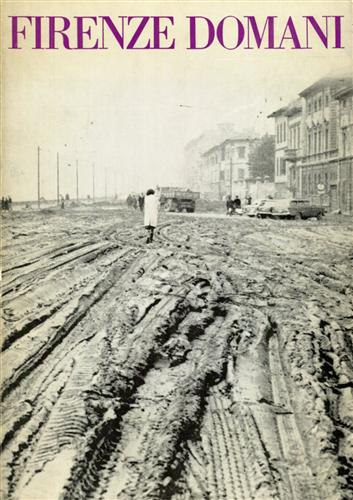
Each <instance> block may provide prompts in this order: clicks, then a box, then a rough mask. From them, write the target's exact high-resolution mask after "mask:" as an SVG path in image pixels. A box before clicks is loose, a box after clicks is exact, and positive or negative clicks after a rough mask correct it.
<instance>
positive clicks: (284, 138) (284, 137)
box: [283, 123, 287, 141]
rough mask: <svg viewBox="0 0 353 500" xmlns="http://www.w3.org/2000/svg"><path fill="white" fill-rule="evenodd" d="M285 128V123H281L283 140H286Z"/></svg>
mask: <svg viewBox="0 0 353 500" xmlns="http://www.w3.org/2000/svg"><path fill="white" fill-rule="evenodd" d="M286 130H287V126H286V123H283V140H284V141H285V140H286Z"/></svg>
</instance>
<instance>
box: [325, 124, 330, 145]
mask: <svg viewBox="0 0 353 500" xmlns="http://www.w3.org/2000/svg"><path fill="white" fill-rule="evenodd" d="M328 149H329V128H328V125H326V127H325V150H326V151H327V150H328Z"/></svg>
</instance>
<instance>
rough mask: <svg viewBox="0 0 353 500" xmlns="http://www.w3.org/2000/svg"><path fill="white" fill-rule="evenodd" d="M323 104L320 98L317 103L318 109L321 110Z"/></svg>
mask: <svg viewBox="0 0 353 500" xmlns="http://www.w3.org/2000/svg"><path fill="white" fill-rule="evenodd" d="M321 104H322V101H321V97H319V99H318V101H317V108H318V109H321Z"/></svg>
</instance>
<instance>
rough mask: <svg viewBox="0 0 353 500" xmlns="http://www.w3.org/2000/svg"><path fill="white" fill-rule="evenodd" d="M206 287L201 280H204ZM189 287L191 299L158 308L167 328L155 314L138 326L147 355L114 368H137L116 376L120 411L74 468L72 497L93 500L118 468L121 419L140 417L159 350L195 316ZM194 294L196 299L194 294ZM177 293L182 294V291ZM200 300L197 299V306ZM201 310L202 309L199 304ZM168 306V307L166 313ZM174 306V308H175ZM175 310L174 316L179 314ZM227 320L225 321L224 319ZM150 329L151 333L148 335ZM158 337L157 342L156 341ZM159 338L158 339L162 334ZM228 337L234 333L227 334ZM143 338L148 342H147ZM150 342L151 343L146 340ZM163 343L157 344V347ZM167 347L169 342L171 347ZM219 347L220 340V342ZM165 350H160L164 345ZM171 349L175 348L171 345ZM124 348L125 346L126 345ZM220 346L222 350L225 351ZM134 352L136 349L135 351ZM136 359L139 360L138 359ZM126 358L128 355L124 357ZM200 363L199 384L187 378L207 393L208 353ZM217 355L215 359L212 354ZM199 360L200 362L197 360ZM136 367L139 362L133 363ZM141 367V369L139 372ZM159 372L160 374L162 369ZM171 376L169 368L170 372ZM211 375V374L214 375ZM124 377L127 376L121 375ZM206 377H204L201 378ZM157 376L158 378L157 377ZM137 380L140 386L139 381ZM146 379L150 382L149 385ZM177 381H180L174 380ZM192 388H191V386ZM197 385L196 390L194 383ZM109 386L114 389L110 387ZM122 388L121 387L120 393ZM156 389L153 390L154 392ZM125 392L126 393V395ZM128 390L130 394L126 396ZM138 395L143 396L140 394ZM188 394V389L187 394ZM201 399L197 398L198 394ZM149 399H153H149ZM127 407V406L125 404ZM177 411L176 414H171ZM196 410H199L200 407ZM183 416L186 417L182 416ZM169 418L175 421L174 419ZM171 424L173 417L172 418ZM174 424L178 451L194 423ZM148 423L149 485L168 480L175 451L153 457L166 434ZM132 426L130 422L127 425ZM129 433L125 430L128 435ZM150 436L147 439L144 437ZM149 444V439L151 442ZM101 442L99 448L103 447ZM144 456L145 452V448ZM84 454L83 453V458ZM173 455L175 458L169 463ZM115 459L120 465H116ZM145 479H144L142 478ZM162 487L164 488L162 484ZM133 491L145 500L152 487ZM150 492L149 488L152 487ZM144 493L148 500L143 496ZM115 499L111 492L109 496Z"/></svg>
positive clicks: (70, 485)
mask: <svg viewBox="0 0 353 500" xmlns="http://www.w3.org/2000/svg"><path fill="white" fill-rule="evenodd" d="M198 282H199V283H200V281H199V280H198ZM188 286H189V287H190V288H191V290H190V288H189V297H188V295H186V299H185V298H184V299H181V298H180V297H179V298H177V297H174V298H173V301H172V304H170V301H171V299H170V298H168V299H165V300H167V302H166V303H164V304H162V303H160V304H159V305H158V306H157V309H158V310H159V311H157V310H156V312H155V314H158V317H159V318H160V317H161V310H162V311H163V310H164V314H163V316H162V323H161V326H160V327H158V325H156V326H157V328H156V326H154V323H155V321H156V320H157V316H156V317H155V319H153V320H152V319H151V318H148V317H149V314H148V315H147V316H146V318H145V319H144V320H143V321H142V323H141V324H139V325H138V328H137V329H139V328H141V330H139V331H137V332H136V331H135V330H137V329H135V330H134V331H133V333H132V336H133V338H134V337H136V335H137V337H138V338H139V344H141V341H142V342H143V343H144V344H145V349H144V351H143V352H140V350H138V352H137V353H135V354H134V355H133V356H129V355H128V356H125V358H123V365H121V362H120V363H119V359H118V360H115V362H114V366H117V369H116V370H117V373H118V375H119V374H121V372H122V370H123V367H124V365H127V367H128V370H129V371H130V372H131V370H133V373H131V374H130V377H128V381H126V378H125V380H120V382H119V379H117V378H116V374H115V377H114V390H115V399H118V400H119V404H118V407H115V405H114V404H113V408H114V410H115V411H114V412H113V414H114V413H115V416H113V414H111V420H109V421H108V422H105V423H104V424H101V425H99V426H98V427H97V429H96V431H95V433H94V434H93V436H92V439H93V442H90V443H87V445H86V447H87V448H88V449H87V451H86V452H84V453H83V455H84V458H83V459H81V461H79V463H78V464H77V465H76V466H74V467H73V472H72V478H71V480H70V481H69V483H68V485H67V487H66V494H65V497H66V498H82V496H86V497H87V496H91V495H93V492H94V491H96V489H97V487H98V486H99V482H100V481H102V477H103V478H104V476H105V474H106V473H104V471H105V470H107V467H108V469H109V467H112V465H109V462H111V455H114V453H115V454H116V449H115V448H116V447H117V444H118V441H119V438H120V435H121V432H122V431H121V429H120V425H121V418H122V415H124V414H126V415H128V417H127V419H129V415H130V413H134V412H135V410H130V408H131V404H134V401H136V405H139V393H140V391H146V390H148V389H146V386H148V385H149V384H148V380H149V377H150V375H151V371H152V372H153V371H154V370H155V369H154V362H155V361H154V360H155V354H156V350H157V352H158V349H161V348H163V346H164V348H168V339H170V338H173V339H174V340H175V339H177V338H178V336H177V331H178V328H179V326H180V325H181V324H184V322H185V321H187V316H188V314H189V313H192V311H193V309H194V307H195V304H194V301H195V298H194V297H193V294H194V293H195V290H194V288H195V286H193V287H191V285H190V284H189V285H188ZM203 288H204V287H201V290H200V292H198V293H201V295H203V294H205V290H203ZM190 293H191V296H190ZM176 295H181V294H180V293H178V294H176ZM197 303H198V301H196V304H197ZM166 306H167V307H168V309H169V313H168V314H167V311H165V307H166ZM197 307H199V306H197ZM161 308H162V309H161ZM170 308H171V309H170ZM173 311H174V312H173ZM146 321H148V322H149V323H150V322H151V321H152V324H151V325H150V326H146V324H143V323H144V322H146ZM222 321H223V319H222ZM158 322H159V323H160V322H161V319H159V320H158ZM150 328H152V331H154V333H153V334H152V331H151V330H150ZM146 330H147V332H146ZM156 330H157V331H156ZM151 334H152V338H151ZM156 335H157V336H156ZM209 335H210V337H212V338H213V337H214V334H213V335H211V333H210V334H209ZM227 335H228V333H227ZM141 336H142V339H141ZM144 338H145V342H144V341H143V339H144ZM156 341H157V345H156ZM209 342H211V344H212V339H211V338H210V339H209ZM166 343H167V344H166ZM133 345H136V343H135V342H133ZM216 345H217V342H216ZM158 346H159V347H158ZM169 347H170V346H169ZM212 347H213V349H214V347H215V345H214V343H213V344H212ZM122 348H123V349H124V346H122ZM219 349H220V348H218V350H219ZM130 352H131V354H132V353H133V351H131V350H130ZM136 355H137V356H138V358H137V359H136ZM218 355H219V354H218ZM121 356H122V355H121ZM199 356H200V358H201V359H200V360H199V363H200V365H201V367H202V369H201V368H200V370H201V373H200V374H199V375H198V370H197V368H195V370H196V376H195V378H196V380H195V381H193V379H191V380H189V377H186V379H185V380H186V381H189V382H188V383H189V386H190V387H189V391H191V393H193V392H194V391H195V390H196V389H197V391H196V393H197V392H198V390H201V391H202V390H203V389H202V386H203V385H204V381H203V379H204V377H205V374H204V373H202V372H203V371H204V368H203V366H204V364H205V363H206V360H207V356H205V355H202V351H201V352H199ZM211 357H212V356H211ZM194 362H195V360H194ZM131 363H133V364H132V365H131ZM133 367H135V368H133ZM210 370H211V371H212V372H213V370H214V368H212V369H210V367H209V368H208V371H209V372H210ZM157 371H158V370H157ZM167 373H168V370H167ZM210 373H211V372H210ZM120 376H121V375H120ZM102 377H103V378H104V380H105V386H106V385H107V375H103V374H102ZM200 377H201V379H200ZM152 378H153V376H152ZM133 380H135V382H133ZM144 380H145V382H144ZM174 383H175V381H174ZM190 384H191V385H190ZM195 384H196V387H194V385H195ZM200 384H201V389H200V388H199V385H200ZM109 385H110V384H109V382H108V386H109ZM119 387H120V388H121V389H120V390H119ZM151 390H153V387H152V388H151ZM121 391H123V392H122V393H121ZM126 391H127V392H126ZM136 391H137V392H136ZM180 391H181V394H180V396H179V398H181V401H180V402H179V404H177V405H176V409H174V412H175V411H177V412H178V413H179V412H180V411H182V412H183V411H184V405H185V404H186V403H187V399H188V398H187V393H186V394H185V392H183V390H182V389H180ZM186 392H187V391H186ZM175 397H176V399H177V400H178V395H177V394H176V396H175ZM195 397H197V396H196V394H195ZM147 400H148V399H147ZM121 401H126V402H129V404H127V406H126V408H125V410H124V409H123V407H122V406H121V405H122V403H121ZM125 404H126V403H125ZM161 405H162V406H163V405H164V403H163V402H161ZM165 411H167V414H168V409H167V408H165ZM170 411H172V410H170ZM195 411H196V412H197V411H198V410H197V405H196V409H195ZM179 416H181V415H179ZM169 418H171V417H170V416H169ZM123 420H125V417H123ZM167 420H168V419H167ZM172 420H173V422H174V424H173V426H172V428H174V432H173V433H172V434H171V435H170V441H171V443H174V447H175V446H176V445H177V443H178V441H179V440H180V437H178V436H180V433H182V432H183V431H185V427H188V424H189V423H190V422H189V420H188V419H186V421H183V418H182V419H181V423H180V428H179V429H178V424H177V420H178V419H177V415H173V418H172ZM158 422H161V415H159V418H158ZM145 424H147V428H146V427H145V431H144V432H143V434H142V438H141V440H139V442H140V441H141V446H142V448H143V450H144V453H146V452H147V455H148V458H147V462H144V465H145V467H147V469H146V470H145V471H144V473H143V477H145V478H146V482H147V483H149V482H150V481H151V480H150V479H148V477H149V476H150V475H151V474H152V475H153V476H155V475H157V476H158V473H159V474H160V477H161V478H163V471H165V467H168V464H169V463H170V461H171V460H172V458H173V456H174V452H173V450H174V447H173V446H171V448H169V450H168V451H166V450H165V449H164V448H163V447H162V449H159V450H158V452H156V453H152V454H151V450H150V451H148V450H149V447H150V444H151V443H153V441H154V438H158V435H160V432H161V429H160V428H159V429H158V425H157V424H156V422H154V423H153V419H152V420H149V419H148V420H147V421H145ZM126 425H128V424H126ZM160 425H163V428H165V429H167V428H168V425H167V424H166V422H164V423H163V418H162V422H161V423H160V424H159V426H160ZM123 434H124V432H123ZM143 436H144V437H143ZM146 440H147V441H146ZM98 443H99V446H97V444H98ZM163 451H164V452H165V453H167V457H166V460H165V466H164V467H162V470H161V468H160V467H155V466H154V465H157V462H158V460H159V458H158V457H159V456H160V453H162V452H163ZM141 453H142V450H141ZM81 456H82V455H81ZM168 457H169V459H168ZM115 460H116V458H115ZM115 460H114V461H115ZM87 463H89V467H88V468H87ZM140 478H141V475H140ZM155 484H156V488H157V487H158V488H161V487H162V486H161V485H160V483H159V481H156V483H155ZM157 485H158V486H157ZM130 486H131V488H135V487H137V488H138V493H136V494H137V497H139V498H144V497H145V490H146V488H147V486H146V485H144V484H142V483H141V481H140V482H139V484H138V485H135V486H132V485H130ZM147 489H148V488H147ZM140 493H141V495H143V496H140ZM108 498H109V494H108Z"/></svg>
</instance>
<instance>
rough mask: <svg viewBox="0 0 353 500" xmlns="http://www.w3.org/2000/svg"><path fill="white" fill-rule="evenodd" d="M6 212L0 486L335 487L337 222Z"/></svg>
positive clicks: (70, 499)
mask: <svg viewBox="0 0 353 500" xmlns="http://www.w3.org/2000/svg"><path fill="white" fill-rule="evenodd" d="M7 215H8V217H5V218H4V235H5V239H6V245H5V248H4V262H3V265H4V271H3V314H4V326H5V328H4V334H3V339H2V340H3V344H2V365H3V367H2V372H3V383H2V391H3V392H2V399H3V402H2V404H3V409H4V410H3V422H2V424H3V425H2V427H3V434H2V439H3V458H2V474H3V482H2V484H3V495H4V498H6V499H20V500H27V499H33V500H34V499H35V500H41V499H46V500H54V499H59V498H60V499H62V500H74V499H80V500H81V499H82V500H85V499H104V500H110V499H114V498H117V499H122V500H129V499H136V500H143V499H171V500H184V499H198V500H200V499H210V500H221V499H227V500H238V499H239V500H249V499H280V500H292V499H293V500H294V499H295V500H321V499H327V500H328V499H330V500H343V499H351V498H352V491H353V473H352V471H353V398H352V391H353V349H352V346H353V343H352V329H353V310H352V305H353V304H352V302H353V295H352V286H353V279H352V258H353V231H352V229H353V224H352V222H347V220H345V221H342V222H337V221H333V220H329V219H326V220H323V221H298V222H297V221H290V222H285V221H283V222H282V221H269V220H256V219H255V220H252V219H248V218H245V216H244V217H234V218H232V219H227V218H223V219H222V218H214V217H213V218H208V217H207V216H203V217H194V216H173V215H163V216H162V217H161V221H160V226H159V228H158V231H157V234H156V239H155V242H154V243H153V244H152V245H146V244H145V238H146V235H145V232H144V229H143V228H142V226H141V216H140V215H139V214H137V213H132V212H128V211H126V210H116V211H108V210H106V211H103V210H100V211H97V212H95V213H94V212H88V211H87V212H84V211H71V212H69V211H68V212H66V211H65V212H64V211H63V212H62V213H58V212H53V213H49V212H47V213H45V212H42V213H41V214H38V213H37V214H16V213H15V212H14V213H12V214H7Z"/></svg>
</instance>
